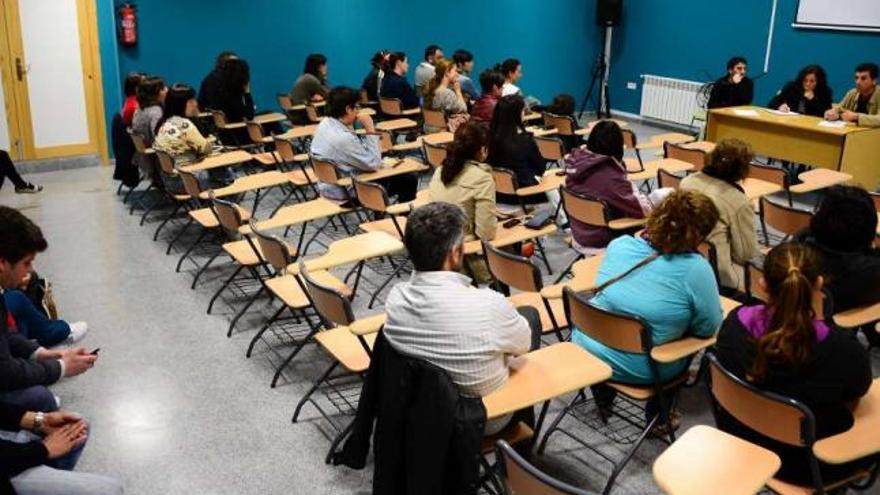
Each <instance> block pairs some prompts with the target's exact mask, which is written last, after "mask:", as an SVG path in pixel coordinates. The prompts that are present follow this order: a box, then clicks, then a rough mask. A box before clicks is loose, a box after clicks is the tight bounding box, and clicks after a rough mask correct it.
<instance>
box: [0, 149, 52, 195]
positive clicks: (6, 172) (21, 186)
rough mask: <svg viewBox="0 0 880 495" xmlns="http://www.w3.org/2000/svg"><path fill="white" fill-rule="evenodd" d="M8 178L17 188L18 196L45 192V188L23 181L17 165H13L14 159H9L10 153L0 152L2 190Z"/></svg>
mask: <svg viewBox="0 0 880 495" xmlns="http://www.w3.org/2000/svg"><path fill="white" fill-rule="evenodd" d="M7 177H9V180H10V181H11V182H12V185H13V187H15V193H16V194H33V193H38V192H40V191H42V190H43V186H41V185H38V184H31V183H30V182H28V181H26V180H24V179H22V178H21V175H19V173H18V170H16V169H15V164H14V163H12V158H10V157H9V153H7V152H6V150H0V188H2V187H3V183H4V182H6V178H7Z"/></svg>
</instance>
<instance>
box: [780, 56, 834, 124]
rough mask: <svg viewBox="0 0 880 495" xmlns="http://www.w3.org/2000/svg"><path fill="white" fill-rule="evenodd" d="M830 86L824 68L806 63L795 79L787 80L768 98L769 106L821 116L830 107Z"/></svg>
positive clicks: (785, 110)
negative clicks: (787, 81)
mask: <svg viewBox="0 0 880 495" xmlns="http://www.w3.org/2000/svg"><path fill="white" fill-rule="evenodd" d="M831 103H832V97H831V88H830V87H828V78H827V77H826V76H825V69H823V68H822V67H821V66H819V65H808V66H806V67H804V68H803V69H801V71H800V72H799V73H798V76H797V79H795V80H794V81H791V82H789V83H788V84H786V85H785V86H783V87H782V89H781V90H780V91H779V93H777V94H776V96H774V97H773V99H772V100H770V105H769V107H770V108H772V109H774V110H779V111H780V112H797V113H799V114H803V115H812V116H814V117H820V118H821V117H822V116H824V115H825V111H826V110H828V109H829V108H831Z"/></svg>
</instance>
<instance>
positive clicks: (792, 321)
mask: <svg viewBox="0 0 880 495" xmlns="http://www.w3.org/2000/svg"><path fill="white" fill-rule="evenodd" d="M820 269H821V268H820V266H819V258H818V255H817V254H816V252H815V251H814V250H813V249H812V248H810V247H809V246H807V245H803V244H796V243H785V244H780V245H779V246H777V247H776V248H774V249H773V250H772V251H770V253H769V254H768V255H767V258H766V259H765V260H764V279H765V280H766V281H767V288H768V291H769V293H770V304H769V305H768V310H769V313H770V323H769V326H768V328H769V331H768V332H767V333H766V334H764V335H763V336H762V337H761V338H759V339H758V341H757V343H756V347H757V353H756V355H755V361H754V363H753V364H752V369H751V372H750V374H751V376H752V377H754V378H755V379H756V380H758V381H761V380H763V379H764V378H765V376H766V374H767V369H768V367H769V365H770V364H771V363H783V364H786V365H793V366H800V365H803V364H804V363H806V362H807V361H808V360H809V359H810V356H811V355H812V352H813V348H814V346H815V343H816V330H815V327H814V324H813V321H814V320H815V319H816V317H817V316H818V315H816V312H815V310H814V309H813V291H814V287H815V284H816V282H817V279H818V278H819V275H820Z"/></svg>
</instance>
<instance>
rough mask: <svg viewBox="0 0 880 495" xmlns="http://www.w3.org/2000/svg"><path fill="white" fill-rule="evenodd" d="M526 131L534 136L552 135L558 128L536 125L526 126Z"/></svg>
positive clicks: (557, 131)
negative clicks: (545, 127)
mask: <svg viewBox="0 0 880 495" xmlns="http://www.w3.org/2000/svg"><path fill="white" fill-rule="evenodd" d="M526 131H527V132H528V133H529V134H531V135H532V136H535V137H544V136H553V135H556V134H559V130H558V129H556V128H553V129H544V128H543V127H538V126H536V125H533V126H529V127H526Z"/></svg>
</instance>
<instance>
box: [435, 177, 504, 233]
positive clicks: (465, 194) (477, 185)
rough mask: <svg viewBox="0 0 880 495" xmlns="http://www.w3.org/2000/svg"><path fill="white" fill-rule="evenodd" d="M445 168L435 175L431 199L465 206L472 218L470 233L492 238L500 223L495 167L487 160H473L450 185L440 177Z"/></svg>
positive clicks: (468, 228) (469, 222)
mask: <svg viewBox="0 0 880 495" xmlns="http://www.w3.org/2000/svg"><path fill="white" fill-rule="evenodd" d="M442 170H443V167H439V168H437V170H436V171H435V172H434V177H433V178H431V185H430V190H431V199H432V200H433V201H445V202H447V203H452V204H456V205H458V206H461V207H462V208H463V209H464V211H465V213H466V214H467V217H468V224H467V236H468V237H469V238H470V239H473V238H477V239H482V240H485V241H491V240H492V239H493V238H494V237H495V229H496V227H497V226H498V219H497V218H496V217H495V181H494V180H493V179H492V168H491V167H490V166H489V165H487V164H485V163H479V162H476V161H469V162H467V163H465V164H464V168H463V169H462V171H461V173H459V174H458V177H456V178H455V180H453V181H452V183H451V184H449V185H448V186H447V185H445V184H443V181H442V180H440V173H441V171H442Z"/></svg>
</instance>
